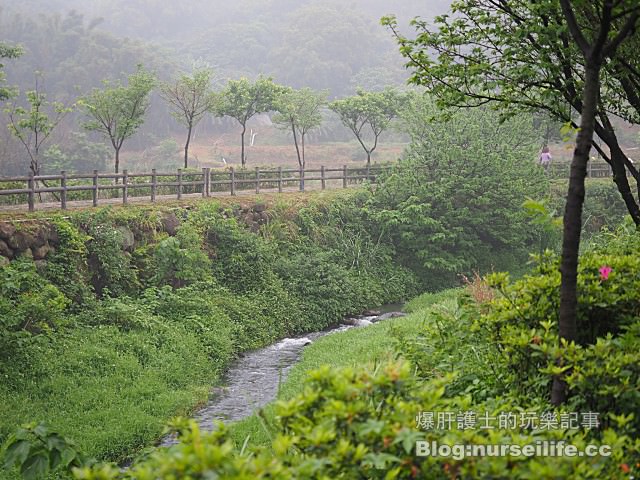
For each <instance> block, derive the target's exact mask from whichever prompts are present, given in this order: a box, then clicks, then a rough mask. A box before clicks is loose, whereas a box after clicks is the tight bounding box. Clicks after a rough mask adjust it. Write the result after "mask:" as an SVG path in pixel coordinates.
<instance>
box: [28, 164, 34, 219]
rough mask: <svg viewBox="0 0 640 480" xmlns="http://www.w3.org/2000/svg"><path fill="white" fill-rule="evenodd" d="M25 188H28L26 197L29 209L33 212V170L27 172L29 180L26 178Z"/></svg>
mask: <svg viewBox="0 0 640 480" xmlns="http://www.w3.org/2000/svg"><path fill="white" fill-rule="evenodd" d="M27 188H28V189H29V194H28V195H29V198H28V202H29V211H30V212H33V211H34V210H35V195H36V192H35V189H36V182H35V180H34V179H33V172H29V180H27Z"/></svg>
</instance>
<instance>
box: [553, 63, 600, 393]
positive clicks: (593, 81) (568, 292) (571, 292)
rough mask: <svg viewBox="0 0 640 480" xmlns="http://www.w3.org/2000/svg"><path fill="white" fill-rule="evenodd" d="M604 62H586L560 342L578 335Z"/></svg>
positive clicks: (567, 224) (566, 233) (563, 267)
mask: <svg viewBox="0 0 640 480" xmlns="http://www.w3.org/2000/svg"><path fill="white" fill-rule="evenodd" d="M600 67H601V63H599V62H593V61H589V60H587V64H586V67H585V84H584V91H583V94H582V103H583V109H582V116H581V119H580V131H579V133H578V138H577V139H576V148H575V150H574V152H573V160H572V161H571V173H570V177H569V191H568V193H567V204H566V207H565V212H564V220H563V225H564V228H563V237H562V257H561V264H560V273H561V283H560V312H559V319H558V330H559V334H560V340H561V341H562V340H565V341H566V342H572V341H575V339H576V333H577V321H576V312H577V304H578V299H577V291H576V287H577V278H578V252H579V248H580V230H581V228H582V206H583V203H584V192H585V187H584V179H585V177H586V175H587V163H588V161H589V151H590V150H591V142H592V140H593V128H594V123H595V114H596V108H597V103H598V95H599V92H600V78H599V77H600ZM566 399H567V384H566V382H565V381H564V378H563V375H557V376H555V377H554V378H553V386H552V390H551V403H552V404H553V405H561V404H562V403H564V402H565V401H566Z"/></svg>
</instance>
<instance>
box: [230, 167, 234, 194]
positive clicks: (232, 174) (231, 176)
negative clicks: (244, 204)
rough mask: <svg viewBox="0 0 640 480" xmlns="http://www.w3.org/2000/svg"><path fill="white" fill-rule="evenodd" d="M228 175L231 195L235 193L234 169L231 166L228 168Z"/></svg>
mask: <svg viewBox="0 0 640 480" xmlns="http://www.w3.org/2000/svg"><path fill="white" fill-rule="evenodd" d="M229 177H230V178H231V195H235V194H236V171H235V170H234V169H233V167H231V169H230V170H229Z"/></svg>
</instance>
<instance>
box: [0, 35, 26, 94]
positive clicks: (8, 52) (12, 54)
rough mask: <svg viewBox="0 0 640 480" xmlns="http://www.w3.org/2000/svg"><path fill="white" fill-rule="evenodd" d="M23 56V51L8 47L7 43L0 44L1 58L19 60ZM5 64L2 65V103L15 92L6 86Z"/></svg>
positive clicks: (0, 72)
mask: <svg viewBox="0 0 640 480" xmlns="http://www.w3.org/2000/svg"><path fill="white" fill-rule="evenodd" d="M20 55H22V49H21V48H20V47H15V46H11V45H7V44H6V43H4V42H3V43H0V58H18V57H19V56H20ZM3 68H4V64H3V63H0V101H4V100H6V99H7V98H9V97H10V96H11V95H12V94H13V93H14V92H13V91H12V90H11V89H9V88H7V87H5V86H4V80H5V73H4V71H3Z"/></svg>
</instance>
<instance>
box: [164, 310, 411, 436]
mask: <svg viewBox="0 0 640 480" xmlns="http://www.w3.org/2000/svg"><path fill="white" fill-rule="evenodd" d="M401 307H402V306H401V305H388V306H385V307H381V308H380V309H378V311H376V312H369V313H370V315H361V316H358V317H354V318H348V319H345V320H344V322H343V324H342V325H339V326H337V327H335V328H332V329H330V330H325V331H321V332H314V333H310V334H308V335H306V336H304V337H299V338H285V339H284V340H282V341H280V342H278V343H276V344H274V345H271V346H269V347H266V348H261V349H259V350H255V351H253V352H248V353H246V354H244V355H243V356H241V357H240V358H239V359H238V360H236V361H235V362H234V363H233V364H232V365H231V367H230V368H229V370H228V371H227V373H226V374H225V376H224V378H223V383H222V385H223V386H221V387H216V388H215V389H213V391H212V395H211V399H210V400H209V402H208V404H207V405H206V406H205V407H203V408H202V409H200V410H199V411H197V412H196V413H195V414H194V416H193V418H194V419H195V420H196V421H197V422H198V424H199V426H200V429H201V430H203V431H210V430H211V429H212V428H213V422H214V421H216V420H223V421H225V422H232V421H236V420H240V419H242V418H245V417H248V416H250V415H251V414H252V413H253V412H254V411H255V410H256V409H258V408H261V407H263V406H265V405H266V404H267V403H269V402H271V401H273V400H274V399H275V398H276V397H277V395H278V388H279V385H280V384H281V383H282V382H283V381H284V379H285V378H286V376H287V373H288V372H289V370H290V369H291V367H292V366H293V365H295V364H296V363H297V362H298V360H299V359H300V356H301V355H302V350H303V349H304V347H305V346H306V345H308V344H310V343H312V342H313V341H315V340H317V339H318V338H320V337H323V336H325V335H330V334H333V333H336V332H342V331H344V330H348V329H350V328H358V327H366V326H367V325H371V324H372V323H375V322H378V321H382V320H386V319H388V318H392V317H397V316H402V315H403V314H401V313H399V310H400V309H401ZM383 312H386V313H383ZM374 313H375V314H374ZM173 443H175V438H174V437H167V438H165V439H164V440H163V441H162V445H165V446H166V445H171V444H173Z"/></svg>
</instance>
